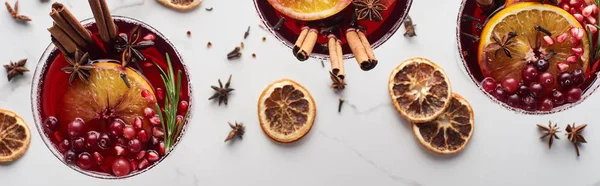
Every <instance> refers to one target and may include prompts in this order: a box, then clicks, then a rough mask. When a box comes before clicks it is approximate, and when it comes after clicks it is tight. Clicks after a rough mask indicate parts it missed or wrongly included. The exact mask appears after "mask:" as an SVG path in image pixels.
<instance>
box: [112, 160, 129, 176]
mask: <svg viewBox="0 0 600 186" xmlns="http://www.w3.org/2000/svg"><path fill="white" fill-rule="evenodd" d="M112 171H113V174H115V176H125V175H127V174H129V171H131V164H129V162H128V161H127V160H126V159H125V158H117V159H116V160H115V161H114V162H113V164H112Z"/></svg>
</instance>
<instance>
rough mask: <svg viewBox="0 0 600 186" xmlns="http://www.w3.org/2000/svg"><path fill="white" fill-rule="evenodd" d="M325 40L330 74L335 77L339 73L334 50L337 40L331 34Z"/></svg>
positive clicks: (335, 49) (335, 50)
mask: <svg viewBox="0 0 600 186" xmlns="http://www.w3.org/2000/svg"><path fill="white" fill-rule="evenodd" d="M327 38H328V41H327V47H328V48H329V60H330V61H331V73H333V74H334V75H336V76H337V75H338V73H339V72H340V62H339V58H338V57H339V56H338V54H337V52H338V50H337V48H336V47H337V45H336V42H337V39H336V38H335V36H334V35H333V34H329V36H327Z"/></svg>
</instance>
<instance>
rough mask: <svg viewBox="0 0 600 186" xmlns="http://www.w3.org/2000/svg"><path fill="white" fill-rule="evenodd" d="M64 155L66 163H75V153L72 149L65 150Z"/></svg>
mask: <svg viewBox="0 0 600 186" xmlns="http://www.w3.org/2000/svg"><path fill="white" fill-rule="evenodd" d="M64 156H65V162H66V163H67V164H75V162H77V153H75V152H74V151H73V150H68V151H67V152H65V155H64Z"/></svg>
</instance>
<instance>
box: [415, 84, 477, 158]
mask: <svg viewBox="0 0 600 186" xmlns="http://www.w3.org/2000/svg"><path fill="white" fill-rule="evenodd" d="M474 124H475V120H474V117H473V109H472V108H471V105H470V104H469V102H467V100H465V99H464V98H463V97H461V96H460V95H458V94H456V93H455V94H453V95H452V100H451V101H450V105H449V106H448V108H447V109H446V110H445V111H444V113H443V114H442V115H440V116H439V117H438V118H437V119H435V120H433V121H430V122H426V123H413V124H412V129H413V134H414V135H415V137H416V138H417V140H418V141H419V142H420V143H421V145H423V147H425V148H427V149H429V150H430V151H433V152H435V153H438V154H454V153H457V152H459V151H461V150H463V149H464V148H465V147H466V146H467V144H468V143H469V140H471V137H472V136H473V126H474Z"/></svg>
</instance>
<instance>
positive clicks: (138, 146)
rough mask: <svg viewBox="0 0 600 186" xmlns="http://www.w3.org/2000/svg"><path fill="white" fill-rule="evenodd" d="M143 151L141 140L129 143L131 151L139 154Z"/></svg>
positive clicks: (133, 140)
mask: <svg viewBox="0 0 600 186" xmlns="http://www.w3.org/2000/svg"><path fill="white" fill-rule="evenodd" d="M141 150H142V142H140V140H139V139H132V140H130V141H129V151H130V152H133V153H138V152H140V151H141Z"/></svg>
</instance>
